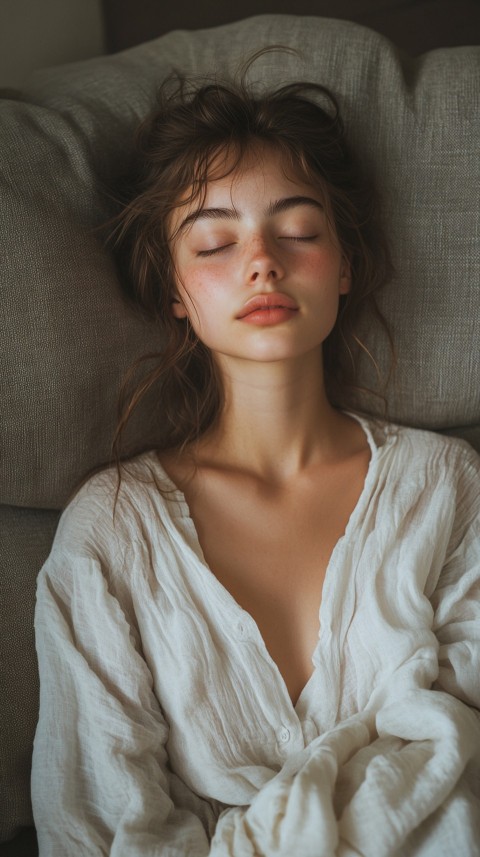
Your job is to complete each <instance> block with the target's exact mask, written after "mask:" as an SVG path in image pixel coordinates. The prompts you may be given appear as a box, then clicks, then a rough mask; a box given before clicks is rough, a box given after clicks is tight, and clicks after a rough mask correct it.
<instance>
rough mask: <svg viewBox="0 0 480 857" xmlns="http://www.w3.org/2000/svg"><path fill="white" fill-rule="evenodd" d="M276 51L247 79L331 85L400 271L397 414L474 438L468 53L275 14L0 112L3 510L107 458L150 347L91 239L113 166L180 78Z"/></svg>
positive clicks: (58, 493) (128, 55)
mask: <svg viewBox="0 0 480 857" xmlns="http://www.w3.org/2000/svg"><path fill="white" fill-rule="evenodd" d="M279 43H280V44H287V45H291V46H293V47H295V48H296V49H297V50H298V51H299V52H300V55H299V56H294V55H286V54H284V53H279V52H276V53H270V54H268V55H266V56H264V57H263V58H262V59H260V60H259V61H258V62H257V63H256V64H255V65H254V66H253V68H252V78H254V79H257V80H259V81H261V83H262V85H263V84H266V85H268V86H274V85H277V84H278V83H279V82H280V81H281V82H287V81H291V80H297V79H309V80H313V81H316V82H320V83H323V84H326V85H327V86H329V87H330V88H331V89H332V90H333V91H334V92H336V93H337V95H338V97H339V99H340V103H341V107H342V110H343V113H344V116H345V119H346V123H347V128H348V132H349V135H350V137H351V139H352V142H353V144H354V145H355V146H356V148H357V150H358V151H359V153H360V155H361V157H362V158H363V159H364V161H365V162H366V164H367V166H368V168H370V169H371V170H372V171H373V173H374V174H375V176H376V178H377V182H378V184H379V187H380V189H381V193H382V200H383V203H382V204H383V215H384V218H385V222H386V225H387V231H388V234H389V236H390V239H391V243H392V248H393V255H394V262H395V265H396V269H397V274H396V277H395V279H394V280H392V282H391V283H390V284H389V286H388V288H387V289H386V290H385V292H384V295H383V297H382V305H383V308H384V311H385V314H386V316H387V318H388V319H389V321H390V322H391V325H392V327H393V329H394V333H395V339H396V343H397V349H398V357H399V364H398V372H397V382H396V385H395V386H392V389H391V392H390V396H389V406H390V413H391V416H392V418H393V419H395V420H398V421H400V422H405V423H410V424H412V425H416V426H422V427H428V428H433V429H449V430H452V431H460V432H462V431H463V429H464V428H465V429H466V431H465V434H466V436H467V437H470V438H471V439H473V441H474V442H479V439H480V436H479V434H478V433H477V432H478V425H479V423H480V384H479V360H478V357H479V353H478V352H479V349H478V342H479V333H480V319H479V313H478V284H479V280H480V277H479V267H480V259H479V248H478V236H479V230H480V226H479V222H480V214H479V205H478V187H479V185H480V181H479V180H480V159H479V157H478V139H479V120H480V109H479V107H480V104H479V87H478V79H479V78H478V74H479V64H480V60H479V56H480V53H479V51H480V49H479V48H452V49H441V50H437V51H432V52H430V53H429V54H425V55H423V56H421V57H419V58H417V59H415V60H413V59H411V58H408V57H406V56H402V55H401V54H400V53H399V52H398V51H397V50H396V49H395V48H394V47H393V46H392V45H391V44H390V43H389V42H388V41H387V40H385V39H384V38H383V37H382V36H379V35H378V34H376V33H374V32H373V31H370V30H367V29H365V28H363V27H360V26H358V25H355V24H350V23H348V22H341V21H334V20H328V19H321V18H306V17H302V18H300V17H295V16H268V15H267V16H260V17H258V18H251V19H248V20H246V21H242V22H239V23H236V24H231V25H228V26H226V27H219V28H216V29H213V30H203V31H196V32H175V33H172V34H169V35H168V36H165V37H162V38H160V39H158V40H155V41H152V42H149V43H146V44H144V45H141V46H139V47H136V48H133V49H131V50H129V51H126V52H124V53H120V54H117V55H112V56H108V57H103V58H100V59H95V60H91V61H87V62H83V63H78V64H73V65H69V66H65V67H63V68H56V69H53V70H50V71H46V72H42V73H39V74H37V75H36V77H34V79H33V81H32V82H31V85H30V86H29V87H28V89H27V91H26V94H25V95H26V99H27V100H28V101H29V102H30V103H28V104H27V103H14V102H11V103H6V104H4V106H3V118H2V129H3V130H2V135H3V136H2V144H1V159H0V162H1V171H2V179H1V181H2V185H3V187H2V190H1V193H2V209H3V211H2V219H3V225H2V232H3V240H4V241H5V246H6V247H7V253H6V254H2V259H1V262H0V265H1V268H2V270H1V279H2V283H3V288H4V294H5V297H4V302H3V306H4V309H5V308H6V309H7V311H8V314H9V322H8V324H7V327H6V336H5V338H4V342H3V345H4V347H5V348H6V352H7V353H6V366H7V372H5V373H4V374H3V375H2V381H1V385H2V386H1V388H0V389H1V400H2V402H4V403H5V402H7V403H8V407H6V408H5V411H4V426H3V440H2V446H3V450H2V458H1V462H0V468H1V473H0V482H1V484H2V486H3V487H2V492H3V496H2V497H1V498H0V499H1V500H2V501H3V502H6V503H12V504H15V505H25V506H44V507H51V508H56V507H59V506H60V505H62V503H64V501H65V499H66V497H67V496H68V494H69V492H70V491H71V489H72V487H73V486H74V484H75V483H76V481H77V480H78V479H79V478H81V477H82V476H83V475H84V473H85V472H86V471H87V470H89V469H90V468H91V467H92V466H94V465H96V464H99V463H101V462H102V461H105V460H106V458H107V455H108V447H109V441H110V438H111V432H112V428H113V424H114V421H115V401H116V394H117V389H118V385H119V379H120V376H121V374H122V371H123V370H124V368H125V366H126V365H127V364H129V363H130V362H131V360H132V358H134V357H135V356H138V354H139V353H141V352H142V351H143V350H148V349H153V348H158V347H161V342H160V341H159V337H158V334H157V331H156V330H155V329H154V328H153V327H152V326H151V325H150V326H149V325H148V324H144V323H142V322H140V321H139V320H138V319H137V318H135V317H134V316H133V314H132V313H131V312H130V311H129V310H128V309H127V308H126V307H125V306H124V305H123V304H122V300H121V297H120V291H119V287H118V282H117V278H116V274H115V270H114V266H113V264H112V259H111V255H110V254H109V252H107V251H106V250H105V249H104V248H103V247H102V245H101V241H100V238H99V235H98V234H97V233H96V232H95V227H97V226H98V225H99V223H100V222H101V220H102V218H104V217H105V216H106V214H107V212H108V205H107V204H106V202H105V200H104V199H103V198H102V188H103V186H104V184H105V182H106V181H107V183H108V181H110V180H111V177H112V175H114V174H115V172H116V171H119V170H121V169H122V166H124V164H125V161H126V156H127V154H128V151H129V147H130V145H131V139H132V133H133V130H134V128H135V126H136V125H137V123H138V121H139V120H140V119H141V118H142V117H143V116H144V114H145V113H146V112H147V111H148V110H149V109H150V106H151V104H152V99H153V96H154V92H155V89H156V87H157V85H158V84H159V82H160V81H161V80H162V78H163V77H164V76H165V75H166V74H167V73H168V72H169V71H170V70H171V69H172V67H176V68H178V69H180V70H181V71H183V72H186V73H201V74H205V73H210V72H212V70H217V71H218V72H220V73H221V74H224V73H227V74H228V73H229V72H232V71H235V70H236V69H237V68H238V67H239V65H240V64H241V62H242V61H243V60H244V59H245V56H246V55H247V54H248V53H250V52H253V51H255V50H257V49H259V48H261V47H263V46H265V45H268V44H279ZM368 339H369V345H371V346H372V347H373V350H374V351H375V352H376V353H377V354H378V358H379V360H380V362H382V361H384V360H385V358H386V353H385V351H384V349H385V343H384V342H382V341H380V340H379V339H377V334H375V333H374V332H373V331H371V332H369V334H368ZM362 371H363V370H362ZM364 371H365V373H366V374H368V372H369V370H368V367H367V364H366V365H365V370H364ZM367 380H368V379H367ZM138 429H139V426H138V424H137V430H138Z"/></svg>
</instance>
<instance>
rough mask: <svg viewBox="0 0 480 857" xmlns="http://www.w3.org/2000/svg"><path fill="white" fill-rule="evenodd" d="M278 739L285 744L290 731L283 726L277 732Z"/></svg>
mask: <svg viewBox="0 0 480 857" xmlns="http://www.w3.org/2000/svg"><path fill="white" fill-rule="evenodd" d="M278 740H279V741H280V742H281V743H282V744H286V743H287V741H290V732H289V730H288V729H287V728H286V727H285V726H283V727H282V729H280V732H279V733H278Z"/></svg>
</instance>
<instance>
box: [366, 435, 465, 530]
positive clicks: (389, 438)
mask: <svg viewBox="0 0 480 857" xmlns="http://www.w3.org/2000/svg"><path fill="white" fill-rule="evenodd" d="M375 433H376V437H377V442H378V446H379V452H380V454H381V456H382V457H383V462H384V468H383V469H384V477H385V478H386V479H388V480H389V481H391V482H393V483H395V484H396V485H397V489H398V490H399V491H400V493H409V492H410V491H412V492H415V493H417V494H421V495H422V496H423V497H424V501H425V502H426V501H427V499H428V502H429V503H432V504H433V505H434V506H435V505H436V506H438V507H440V506H442V505H445V504H446V505H448V506H450V507H451V509H452V512H453V513H454V515H455V517H456V518H457V520H461V521H463V523H464V524H467V523H468V522H471V521H473V519H474V518H479V517H480V456H479V454H478V453H477V452H476V451H475V450H474V449H473V447H472V446H471V445H470V444H469V443H467V441H465V440H463V439H461V438H458V437H452V436H450V435H445V434H439V433H437V432H433V431H427V430H424V429H418V428H410V427H407V426H402V425H398V424H394V423H378V422H375V421H374V424H373V426H372V434H373V435H374V436H375Z"/></svg>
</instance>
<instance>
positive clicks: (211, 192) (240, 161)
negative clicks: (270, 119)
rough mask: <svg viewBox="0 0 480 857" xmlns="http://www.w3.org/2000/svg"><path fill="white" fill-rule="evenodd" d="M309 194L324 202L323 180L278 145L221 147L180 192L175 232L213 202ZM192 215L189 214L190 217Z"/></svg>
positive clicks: (173, 223) (266, 199) (173, 219)
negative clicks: (301, 165)
mask: <svg viewBox="0 0 480 857" xmlns="http://www.w3.org/2000/svg"><path fill="white" fill-rule="evenodd" d="M302 193H303V194H307V193H308V195H309V196H311V197H313V198H316V199H317V200H318V201H319V202H320V203H322V204H323V203H324V199H325V194H324V193H323V189H322V185H321V180H320V178H319V177H318V180H317V181H315V179H314V178H313V177H311V176H310V175H308V174H307V173H306V171H304V170H301V169H300V167H299V166H297V167H294V165H293V163H292V161H291V159H289V158H288V157H287V156H286V155H285V154H284V153H283V152H281V151H280V150H279V149H277V148H276V147H274V146H272V145H269V144H265V143H261V142H258V143H255V144H253V145H252V146H249V147H248V148H247V149H246V151H244V152H240V151H238V150H233V151H232V150H230V151H228V150H226V149H222V150H221V151H219V152H217V153H216V154H215V155H214V156H213V157H212V158H211V159H210V162H209V164H208V165H207V166H206V167H203V168H202V169H201V170H200V168H198V174H197V176H196V177H195V182H194V183H192V185H190V187H189V188H187V189H186V190H185V192H184V193H183V194H181V195H180V197H179V199H178V202H177V204H176V206H175V209H174V211H173V212H172V218H171V225H172V228H173V231H174V232H175V229H176V227H178V226H179V225H180V223H182V221H183V220H184V219H185V218H186V217H189V215H190V216H191V215H192V213H193V214H194V213H195V212H196V211H201V210H202V209H203V208H205V207H208V206H210V205H211V204H215V205H217V204H220V203H221V204H222V205H227V204H229V205H231V206H233V207H234V206H235V204H236V203H237V204H239V203H240V201H241V199H242V198H243V197H244V196H247V197H249V198H250V199H253V200H254V201H256V202H258V203H259V204H260V203H262V202H268V201H271V200H273V199H275V198H277V197H278V196H288V195H299V194H302ZM189 219H190V217H189Z"/></svg>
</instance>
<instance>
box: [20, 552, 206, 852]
mask: <svg viewBox="0 0 480 857" xmlns="http://www.w3.org/2000/svg"><path fill="white" fill-rule="evenodd" d="M57 563H58V560H55V558H52V559H51V561H49V562H47V565H46V566H45V567H44V569H43V570H42V572H41V574H40V577H39V581H38V594H37V610H36V634H37V649H38V658H39V668H40V676H41V693H40V718H39V723H38V728H37V734H36V737H35V746H34V757H33V774H32V801H33V809H34V817H35V823H36V826H37V831H38V839H39V846H40V855H42V857H43V855H45V857H55V855H59V857H60V855H62V857H68V855H72V857H73V855H75V857H81V855H85V857H87V855H88V857H94V855H107V854H110V855H112V856H113V855H118V857H120V855H122V857H127V855H128V857H140V855H141V857H147V855H154V854H155V855H160V854H168V855H174V854H175V855H177V854H178V855H187V854H188V855H192V857H193V855H195V857H196V855H206V854H208V852H209V837H208V835H207V830H208V828H209V826H211V825H214V818H213V811H212V809H211V808H210V806H209V805H208V804H207V802H205V801H202V800H201V799H200V798H198V797H196V796H195V795H189V801H190V803H191V804H192V803H193V805H194V807H195V808H196V810H197V814H195V813H193V812H191V811H186V810H183V809H180V808H178V807H175V805H174V803H173V801H172V798H171V796H170V784H169V773H168V765H167V754H166V751H165V742H166V739H167V736H168V729H167V726H166V724H165V721H164V719H163V717H162V714H161V711H160V707H159V705H158V702H157V700H156V698H155V696H154V693H153V690H152V679H151V676H150V673H149V670H148V667H147V665H146V663H145V661H144V659H143V658H142V656H141V653H140V651H139V649H138V644H137V643H136V640H135V632H134V630H133V629H132V628H131V626H130V624H129V622H128V620H127V618H126V616H125V613H124V612H123V610H122V608H121V606H120V604H119V602H118V600H117V599H116V598H115V596H114V595H113V594H112V593H111V592H109V590H108V586H107V582H106V579H105V576H104V574H103V573H102V568H101V565H100V563H99V562H98V561H95V560H94V559H92V558H87V557H76V558H72V560H71V565H70V568H68V569H66V568H61V567H59V565H58V564H57ZM177 790H178V789H177Z"/></svg>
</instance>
